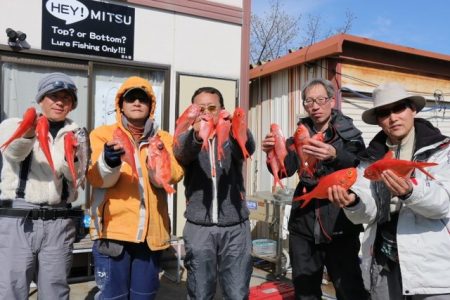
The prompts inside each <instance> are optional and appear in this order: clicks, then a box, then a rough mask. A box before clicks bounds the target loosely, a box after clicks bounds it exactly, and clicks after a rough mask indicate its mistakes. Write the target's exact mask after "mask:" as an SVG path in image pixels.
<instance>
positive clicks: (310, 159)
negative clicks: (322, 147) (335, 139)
mask: <svg viewBox="0 0 450 300" xmlns="http://www.w3.org/2000/svg"><path fill="white" fill-rule="evenodd" d="M311 140H316V141H320V142H323V141H324V135H323V132H318V133H316V134H315V135H313V136H312V137H311V138H310V139H308V141H307V143H308V145H311V143H310V141H311ZM317 161H318V160H317V158H316V157H315V156H313V155H306V166H307V169H306V172H307V173H309V174H310V175H313V174H314V171H315V169H316V164H317Z"/></svg>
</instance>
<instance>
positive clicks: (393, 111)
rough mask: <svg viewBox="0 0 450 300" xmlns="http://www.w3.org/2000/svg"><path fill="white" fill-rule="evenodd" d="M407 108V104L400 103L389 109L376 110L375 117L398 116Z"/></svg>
mask: <svg viewBox="0 0 450 300" xmlns="http://www.w3.org/2000/svg"><path fill="white" fill-rule="evenodd" d="M409 107H410V105H409V103H407V102H400V103H398V104H396V105H394V106H391V107H387V108H381V109H376V110H375V115H376V116H377V118H386V117H389V116H390V115H391V114H399V113H401V112H403V111H404V110H405V109H407V108H409Z"/></svg>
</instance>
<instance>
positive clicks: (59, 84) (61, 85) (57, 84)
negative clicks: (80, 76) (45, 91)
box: [46, 81, 77, 93]
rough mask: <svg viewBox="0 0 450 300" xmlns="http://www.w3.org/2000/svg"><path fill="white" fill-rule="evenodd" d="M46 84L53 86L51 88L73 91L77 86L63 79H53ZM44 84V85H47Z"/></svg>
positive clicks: (75, 90)
mask: <svg viewBox="0 0 450 300" xmlns="http://www.w3.org/2000/svg"><path fill="white" fill-rule="evenodd" d="M47 86H51V87H53V89H55V90H56V89H61V90H70V91H73V92H75V93H76V92H77V87H76V86H75V85H74V84H71V83H69V82H65V81H53V82H50V83H49V84H47ZM47 86H46V87H47Z"/></svg>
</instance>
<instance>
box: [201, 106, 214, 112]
mask: <svg viewBox="0 0 450 300" xmlns="http://www.w3.org/2000/svg"><path fill="white" fill-rule="evenodd" d="M205 111H208V112H209V113H215V112H216V111H217V106H216V105H214V104H210V105H200V112H202V113H203V112H205Z"/></svg>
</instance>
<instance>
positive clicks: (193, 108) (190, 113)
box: [173, 103, 201, 145]
mask: <svg viewBox="0 0 450 300" xmlns="http://www.w3.org/2000/svg"><path fill="white" fill-rule="evenodd" d="M200 111H201V107H200V106H199V105H197V104H194V103H193V104H191V105H190V106H189V107H188V108H187V109H186V110H185V111H184V112H183V113H182V114H181V116H180V117H179V118H178V119H177V121H176V123H175V133H174V135H173V143H174V144H175V145H177V144H178V136H179V135H180V134H182V133H183V132H185V131H187V130H188V129H189V127H190V126H191V125H192V124H194V122H195V120H196V119H197V118H198V116H199V115H200Z"/></svg>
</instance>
